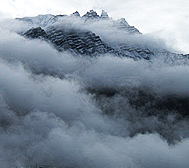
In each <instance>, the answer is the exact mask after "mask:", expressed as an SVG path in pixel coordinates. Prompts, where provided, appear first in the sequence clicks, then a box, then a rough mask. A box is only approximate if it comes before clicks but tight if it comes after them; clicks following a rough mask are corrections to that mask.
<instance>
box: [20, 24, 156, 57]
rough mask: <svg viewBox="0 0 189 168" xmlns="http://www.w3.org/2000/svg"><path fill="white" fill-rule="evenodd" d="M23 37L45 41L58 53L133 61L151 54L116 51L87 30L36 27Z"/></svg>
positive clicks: (140, 51)
mask: <svg viewBox="0 0 189 168" xmlns="http://www.w3.org/2000/svg"><path fill="white" fill-rule="evenodd" d="M23 35H24V36H25V37H27V38H31V39H36V38H39V39H42V40H46V41H48V42H50V43H51V44H53V46H54V47H55V48H56V49H57V50H58V51H63V50H69V51H73V52H75V53H78V54H82V55H88V56H98V55H100V54H106V53H109V54H112V55H115V56H120V57H131V58H134V59H137V58H138V59H140V58H141V56H142V58H144V59H147V60H148V59H149V57H150V55H152V54H153V53H152V52H150V51H149V50H147V49H146V50H143V49H140V48H138V50H134V49H131V48H129V47H127V46H122V47H120V48H119V50H116V49H114V48H112V47H110V46H108V45H107V44H106V43H104V42H103V41H102V40H101V38H100V37H99V36H97V35H96V34H94V33H92V32H91V31H87V30H86V31H81V30H77V29H72V30H69V31H68V30H64V29H57V28H55V27H54V28H49V29H47V30H46V31H45V30H43V29H42V28H41V27H37V28H32V29H29V30H28V31H26V32H25V33H24V34H23ZM127 53H128V54H127ZM131 54H132V55H133V56H131Z"/></svg>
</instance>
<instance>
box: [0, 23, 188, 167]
mask: <svg viewBox="0 0 189 168" xmlns="http://www.w3.org/2000/svg"><path fill="white" fill-rule="evenodd" d="M3 23H5V21H4V22H3ZM9 25H10V21H7V22H6V24H3V25H1V29H0V34H1V36H0V141H1V143H0V149H1V150H0V167H2V168H5V167H7V168H9V167H10V168H12V167H16V166H17V167H29V166H35V165H36V164H37V165H39V166H44V167H45V166H46V167H47V166H52V167H53V166H54V167H56V168H63V167H74V168H77V167H78V168H79V167H82V168H89V167H98V168H106V167H107V168H115V167H120V168H127V167H128V168H151V167H157V168H158V167H170V168H174V167H175V168H176V167H180V168H187V167H188V165H189V161H188V156H189V150H188V147H189V125H188V117H187V115H188V102H189V85H188V83H189V78H188V76H189V66H188V62H185V63H183V62H179V63H178V64H169V63H166V62H164V59H162V57H161V56H157V57H155V56H154V57H155V58H154V59H152V60H151V61H146V60H138V61H135V60H133V59H131V58H126V57H125V58H122V57H115V56H113V55H111V54H104V55H103V54H102V55H100V56H99V57H85V56H82V55H75V54H73V53H71V52H69V51H63V52H58V51H57V50H56V49H55V48H54V47H53V46H52V45H51V44H50V43H47V42H45V41H42V40H40V39H39V40H37V39H35V40H30V39H26V38H24V37H22V36H20V35H18V34H17V32H20V31H21V30H22V29H23V26H22V24H21V23H19V22H16V24H15V26H14V25H13V26H11V27H10V26H9ZM70 26H73V25H70ZM74 26H76V27H77V28H79V26H78V24H76V25H74ZM92 26H93V27H92ZM5 27H6V28H5ZM97 27H98V26H97V25H90V29H92V30H93V31H94V32H95V33H96V34H97V35H101V36H102V39H103V40H104V41H109V43H110V44H111V43H112V42H113V39H115V41H116V43H122V42H124V41H126V40H127V39H128V38H130V36H128V38H127V37H121V33H120V32H117V33H116V34H111V32H112V30H110V31H107V32H105V31H101V30H97ZM24 29H25V28H24ZM80 29H89V25H86V26H84V27H80ZM110 34H111V36H109V35H110ZM142 38H143V37H142ZM140 39H141V37H140V36H138V37H137V36H136V37H134V40H133V43H135V44H138V43H139V42H140V43H141V40H140ZM143 42H144V43H143V44H145V45H146V44H147V45H148V46H149V47H150V46H152V39H148V38H145V37H144V40H143ZM138 45H140V44H138ZM162 45H163V44H162V43H161V42H159V44H158V46H157V45H156V47H155V48H158V47H161V46H162ZM153 50H156V49H154V48H153ZM174 61H175V62H177V61H178V60H174ZM144 100H145V101H144ZM173 102H174V103H175V104H176V105H173V106H171V107H170V106H169V104H170V103H173ZM177 102H178V104H179V102H180V104H179V105H178V106H177ZM159 107H161V108H159Z"/></svg>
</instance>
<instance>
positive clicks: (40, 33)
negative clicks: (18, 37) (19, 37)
mask: <svg viewBox="0 0 189 168" xmlns="http://www.w3.org/2000/svg"><path fill="white" fill-rule="evenodd" d="M23 35H24V36H25V37H28V38H44V39H47V33H46V32H45V31H44V30H43V29H42V28H41V27H36V28H31V29H29V30H28V31H26V32H25V33H24V34H23Z"/></svg>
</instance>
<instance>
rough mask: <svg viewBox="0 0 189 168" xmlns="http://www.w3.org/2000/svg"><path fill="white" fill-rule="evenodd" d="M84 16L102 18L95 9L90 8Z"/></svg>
mask: <svg viewBox="0 0 189 168" xmlns="http://www.w3.org/2000/svg"><path fill="white" fill-rule="evenodd" d="M82 17H83V18H86V19H98V18H100V17H99V15H98V14H97V13H96V12H95V11H94V10H90V11H89V12H87V13H86V14H85V15H83V16H82Z"/></svg>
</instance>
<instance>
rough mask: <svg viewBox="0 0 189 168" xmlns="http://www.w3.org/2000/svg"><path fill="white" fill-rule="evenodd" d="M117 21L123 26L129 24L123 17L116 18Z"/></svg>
mask: <svg viewBox="0 0 189 168" xmlns="http://www.w3.org/2000/svg"><path fill="white" fill-rule="evenodd" d="M117 23H118V24H120V26H124V27H127V26H130V25H129V24H128V23H127V21H126V20H125V18H121V19H118V20H117Z"/></svg>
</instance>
